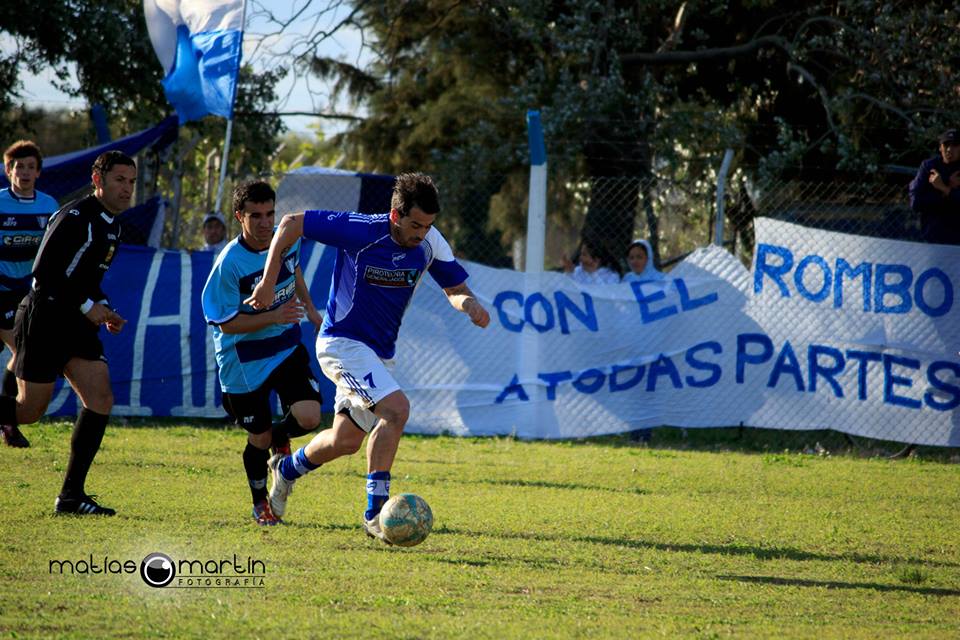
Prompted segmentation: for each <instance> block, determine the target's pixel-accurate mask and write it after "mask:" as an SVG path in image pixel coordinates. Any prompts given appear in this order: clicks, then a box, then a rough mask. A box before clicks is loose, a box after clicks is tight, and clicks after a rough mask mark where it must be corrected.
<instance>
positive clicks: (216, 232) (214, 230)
mask: <svg viewBox="0 0 960 640" xmlns="http://www.w3.org/2000/svg"><path fill="white" fill-rule="evenodd" d="M225 246H227V223H226V221H225V220H224V219H223V215H222V214H221V213H220V212H219V211H211V212H210V213H208V214H207V215H206V217H205V218H204V219H203V247H202V248H201V249H200V250H201V251H215V252H217V253H220V250H221V249H223V248H224V247H225Z"/></svg>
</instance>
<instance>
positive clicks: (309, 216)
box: [245, 173, 490, 540]
mask: <svg viewBox="0 0 960 640" xmlns="http://www.w3.org/2000/svg"><path fill="white" fill-rule="evenodd" d="M390 207H391V208H390V213H389V214H379V215H372V216H370V215H364V214H359V213H349V212H335V211H306V212H303V213H297V214H291V215H287V216H285V217H284V218H283V221H282V222H281V223H280V227H279V229H278V231H277V233H276V235H275V236H274V238H273V241H272V242H271V243H270V251H269V253H268V255H267V263H266V266H265V269H264V273H263V279H262V280H261V281H260V282H259V283H258V284H257V286H256V288H255V289H254V291H253V294H252V295H251V296H250V297H249V298H248V299H247V300H246V301H245V302H246V303H247V304H249V305H250V306H252V307H254V308H256V309H266V308H269V307H270V305H271V303H272V302H273V295H274V286H275V282H276V279H277V274H278V273H279V271H280V265H281V262H282V260H283V257H284V255H285V253H286V251H287V250H288V249H289V248H290V247H292V246H293V245H294V244H295V243H296V242H297V241H298V240H299V238H301V237H307V238H310V239H312V240H316V241H318V242H321V243H323V244H326V245H329V246H332V247H336V248H337V249H338V251H337V257H336V262H335V265H334V271H333V277H332V282H331V286H330V294H329V297H328V299H327V312H326V317H325V318H324V321H323V326H322V328H321V330H320V335H319V336H318V338H317V359H318V360H319V362H320V368H321V369H322V370H323V373H324V375H326V376H327V377H328V378H329V379H330V380H332V381H333V382H334V384H336V387H337V395H336V400H335V404H334V411H335V412H336V415H335V417H334V420H333V428H331V429H327V430H325V431H322V432H321V433H319V434H317V435H316V436H315V437H314V438H313V440H311V441H310V442H309V443H308V444H307V445H306V446H305V447H302V448H300V449H298V450H297V451H296V452H294V453H293V454H292V455H281V454H278V455H275V456H273V457H272V458H271V459H270V468H271V470H272V472H273V486H272V487H271V489H270V504H271V507H272V508H273V512H274V513H275V514H276V515H278V516H281V515H282V514H283V513H284V511H285V508H286V502H287V496H288V495H289V494H290V489H291V488H292V486H293V483H294V481H296V479H297V478H299V477H300V476H302V475H304V474H306V473H308V472H310V471H312V470H314V469H316V468H317V467H319V466H320V465H321V464H323V463H325V462H329V461H331V460H334V459H336V458H338V457H340V456H342V455H347V454H352V453H355V452H356V451H358V450H359V449H360V445H362V444H363V440H364V438H365V437H366V436H367V434H370V438H369V440H368V441H367V480H366V490H367V508H366V511H365V512H364V514H363V528H364V530H365V531H366V533H367V535H369V536H371V537H375V538H379V539H380V540H384V538H383V533H382V532H381V530H380V524H379V522H378V520H377V515H378V514H379V513H380V508H381V507H382V506H383V503H384V502H386V501H387V498H388V497H389V491H390V469H391V467H392V466H393V460H394V457H395V456H396V453H397V446H398V445H399V443H400V436H401V434H402V433H403V427H404V425H405V424H406V422H407V417H408V416H409V414H410V402H409V400H408V399H407V396H406V395H404V393H403V391H402V390H401V389H400V385H398V384H397V382H396V381H395V380H394V379H393V376H392V375H391V374H390V368H391V359H392V358H393V355H394V351H395V347H396V340H397V334H398V332H399V330H400V322H401V320H402V318H403V313H404V311H405V310H406V308H407V305H408V304H409V302H410V298H411V296H412V295H413V292H414V290H415V289H416V287H417V284H418V283H419V282H420V279H421V277H422V276H423V274H424V273H426V272H428V273H429V274H430V275H431V277H432V278H433V279H434V280H435V281H436V282H437V284H439V285H440V287H441V288H442V289H443V292H444V293H445V294H446V296H447V299H448V300H449V301H450V304H451V305H452V306H453V308H454V309H456V310H458V311H462V312H464V313H466V314H467V315H468V316H469V317H470V320H471V321H472V322H473V323H474V324H475V325H477V326H478V327H481V328H482V327H486V326H487V325H488V324H489V323H490V314H489V313H487V310H486V309H484V307H483V305H481V304H480V303H479V302H478V301H477V299H476V298H475V297H474V295H473V292H472V291H470V288H469V287H468V286H467V284H466V279H467V272H466V271H465V270H464V269H463V267H461V266H460V265H459V264H458V263H457V261H456V260H455V259H454V257H453V252H452V251H451V250H450V245H448V244H447V241H446V240H445V239H444V238H443V236H442V235H441V234H440V232H439V231H437V230H436V229H435V228H433V222H434V220H435V218H436V216H437V212H438V211H439V210H440V204H439V197H438V193H437V189H436V187H435V186H434V184H433V180H432V179H431V178H430V177H429V176H426V175H423V174H419V173H406V174H402V175H399V176H397V179H396V183H395V185H394V189H393V197H392V199H391V203H390Z"/></svg>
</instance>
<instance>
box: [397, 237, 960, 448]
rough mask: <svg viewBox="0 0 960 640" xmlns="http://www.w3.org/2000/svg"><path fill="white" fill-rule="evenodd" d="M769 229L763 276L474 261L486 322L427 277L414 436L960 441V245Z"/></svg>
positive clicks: (707, 255)
mask: <svg viewBox="0 0 960 640" xmlns="http://www.w3.org/2000/svg"><path fill="white" fill-rule="evenodd" d="M756 230H757V234H756V236H757V246H756V250H755V255H756V260H755V264H754V268H753V272H752V273H751V272H750V271H748V270H747V269H746V268H744V267H743V265H742V264H740V262H739V261H737V260H736V259H735V258H734V257H733V256H731V255H730V254H728V253H727V252H726V251H724V250H722V249H719V248H716V247H708V248H704V249H700V250H698V251H696V252H695V253H694V254H693V255H691V256H690V257H689V258H687V259H686V260H685V261H684V262H683V263H681V264H680V265H678V266H677V267H676V268H675V269H674V270H673V271H671V272H670V273H669V274H668V275H667V276H666V278H665V279H664V280H663V281H659V282H644V283H632V284H619V285H602V286H594V287H585V286H579V285H577V284H576V283H574V282H573V281H572V280H571V279H570V278H568V277H567V276H565V275H564V274H560V273H544V274H538V275H527V274H523V273H519V272H515V271H510V270H501V269H492V268H489V267H484V266H481V265H477V264H467V265H465V266H466V267H467V270H468V271H469V272H470V274H471V277H470V280H469V284H470V287H471V288H472V289H473V290H474V292H475V293H477V294H478V296H479V297H480V299H481V300H482V301H483V303H484V304H485V305H486V306H487V308H488V309H489V310H490V312H491V316H492V322H491V323H490V326H489V327H488V328H487V329H486V330H480V329H478V328H476V327H474V326H473V325H472V324H470V322H469V320H468V319H467V318H466V316H464V315H463V314H460V313H457V312H455V311H454V310H453V309H452V308H451V307H450V306H449V304H448V303H447V301H446V299H445V298H444V296H443V294H442V292H440V290H439V289H438V287H437V286H436V285H435V284H434V283H433V282H432V280H430V279H429V278H425V279H424V283H423V286H422V288H423V289H424V291H420V292H418V293H417V295H416V296H415V297H414V301H413V304H412V305H411V307H410V309H409V310H408V312H407V315H406V317H405V319H404V323H403V327H402V329H401V332H400V341H399V343H398V348H397V368H396V375H397V379H398V381H399V382H400V384H401V385H402V386H403V388H404V390H405V391H406V392H407V393H408V395H409V397H410V400H411V405H412V408H411V418H410V424H409V425H408V431H411V432H418V433H442V432H450V433H454V434H460V435H510V434H513V435H516V436H518V437H522V438H570V437H582V436H590V435H600V434H606V433H616V432H622V431H629V430H632V429H638V428H643V427H654V426H661V425H671V426H678V427H717V426H731V425H739V424H743V425H747V426H756V427H768V428H776V429H798V430H803V429H835V430H838V431H843V432H847V433H852V434H858V435H863V436H869V437H874V438H881V439H886V440H896V441H902V442H915V443H918V444H930V445H945V446H947V445H949V446H958V445H960V418H958V412H957V406H958V405H960V358H958V357H957V350H958V348H960V322H958V320H960V318H958V313H957V310H956V305H955V291H956V286H957V283H960V260H958V258H960V248H957V247H945V246H936V245H924V244H917V243H910V242H899V241H894V240H881V239H874V238H866V237H861V236H850V235H845V234H839V233H832V232H826V231H818V230H814V229H809V228H805V227H800V226H797V225H792V224H789V223H783V222H777V221H772V220H766V219H761V220H758V221H757V222H756Z"/></svg>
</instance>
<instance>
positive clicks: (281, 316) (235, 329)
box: [220, 298, 304, 333]
mask: <svg viewBox="0 0 960 640" xmlns="http://www.w3.org/2000/svg"><path fill="white" fill-rule="evenodd" d="M303 313H304V309H303V304H302V303H301V302H300V301H299V300H297V299H296V298H291V299H290V300H287V301H286V302H285V303H283V304H282V305H280V306H279V307H277V308H276V309H271V310H270V311H265V312H263V313H241V314H238V315H236V316H234V317H233V318H231V319H230V321H229V322H224V323H223V324H221V325H220V330H221V331H223V332H224V333H253V332H254V331H259V330H260V329H263V328H265V327H269V326H270V325H272V324H291V323H294V322H300V319H301V318H303Z"/></svg>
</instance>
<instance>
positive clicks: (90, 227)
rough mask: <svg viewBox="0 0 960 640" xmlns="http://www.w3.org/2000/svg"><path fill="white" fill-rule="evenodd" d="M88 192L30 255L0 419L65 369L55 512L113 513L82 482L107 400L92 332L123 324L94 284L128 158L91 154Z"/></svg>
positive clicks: (106, 253)
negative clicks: (13, 385) (64, 448)
mask: <svg viewBox="0 0 960 640" xmlns="http://www.w3.org/2000/svg"><path fill="white" fill-rule="evenodd" d="M92 180H93V194H92V195H89V196H87V197H85V198H82V199H80V200H77V201H74V202H71V203H70V204H68V205H66V206H64V207H63V208H61V209H60V210H59V211H57V213H55V214H54V215H53V217H52V218H51V219H50V223H49V225H47V230H46V233H45V234H44V236H43V241H42V242H41V243H40V249H39V251H38V253H37V259H36V261H35V262H34V263H33V285H32V287H31V289H30V292H29V293H28V294H27V296H26V297H25V298H24V299H23V301H22V302H21V303H20V307H19V308H18V309H17V316H16V320H15V323H14V341H15V343H16V350H17V364H16V369H15V371H16V374H17V383H18V385H19V395H18V397H17V398H11V397H9V396H0V423H3V424H13V425H16V424H29V423H32V422H36V421H37V420H39V419H40V417H41V416H42V415H43V414H44V412H45V411H46V409H47V406H48V405H49V404H50V398H51V397H52V395H53V387H54V383H55V382H56V380H57V377H58V376H60V375H64V376H66V378H67V380H68V381H69V383H70V386H72V387H73V390H74V391H76V392H77V396H78V397H79V398H80V401H81V403H82V404H83V408H82V409H80V412H79V415H78V416H77V421H76V424H75V425H74V429H73V437H72V438H71V440H70V461H69V462H68V463H67V473H66V476H65V478H64V480H63V488H62V489H61V491H60V495H59V496H58V497H57V500H56V502H55V510H56V513H75V514H79V515H108V516H112V515H114V513H116V512H115V511H114V510H113V509H109V508H107V507H103V506H101V505H99V504H97V502H96V501H95V500H94V499H93V498H92V497H91V496H88V495H87V493H86V491H85V489H84V484H85V481H86V477H87V472H88V471H89V469H90V465H91V464H92V463H93V459H94V457H95V456H96V455H97V451H98V450H99V449H100V442H101V441H102V440H103V433H104V430H105V429H106V426H107V420H108V418H109V415H110V409H111V408H113V392H112V390H111V388H110V371H109V369H108V368H107V359H106V357H105V356H104V355H103V344H102V343H101V342H100V337H99V336H98V332H99V331H100V327H101V326H105V327H106V328H107V330H108V331H109V332H110V333H114V334H115V333H119V332H120V330H121V329H122V328H123V325H124V324H125V323H126V320H124V319H123V318H122V317H121V316H120V315H119V314H118V313H117V312H116V311H114V310H113V309H112V308H111V307H110V303H109V301H108V300H107V296H106V295H105V294H104V293H103V290H102V289H101V288H100V283H101V282H102V281H103V275H104V274H105V273H106V271H107V269H108V268H109V267H110V263H111V262H112V261H113V257H114V255H115V254H116V251H117V247H118V246H119V244H120V221H119V220H118V219H117V216H118V215H119V214H120V213H121V212H123V211H124V210H126V209H127V208H129V206H130V199H131V197H132V196H133V190H134V186H135V184H136V180H137V166H136V164H135V163H134V161H133V159H132V158H131V157H130V156H128V155H126V154H125V153H121V152H120V151H107V152H106V153H103V154H101V155H100V156H98V157H97V159H96V161H94V163H93V174H92Z"/></svg>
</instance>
